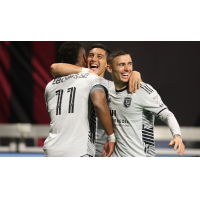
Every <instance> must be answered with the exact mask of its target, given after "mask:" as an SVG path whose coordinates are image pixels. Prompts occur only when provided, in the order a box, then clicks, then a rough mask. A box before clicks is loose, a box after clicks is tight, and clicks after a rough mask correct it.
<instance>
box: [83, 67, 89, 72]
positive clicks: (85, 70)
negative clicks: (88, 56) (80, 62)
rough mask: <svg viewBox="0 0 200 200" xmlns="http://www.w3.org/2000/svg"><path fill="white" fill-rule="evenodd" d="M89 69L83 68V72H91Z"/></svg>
mask: <svg viewBox="0 0 200 200" xmlns="http://www.w3.org/2000/svg"><path fill="white" fill-rule="evenodd" d="M89 70H90V69H89V68H85V67H82V72H89Z"/></svg>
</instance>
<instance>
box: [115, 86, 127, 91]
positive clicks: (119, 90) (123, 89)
mask: <svg viewBox="0 0 200 200" xmlns="http://www.w3.org/2000/svg"><path fill="white" fill-rule="evenodd" d="M127 89H128V85H127V86H126V87H125V88H123V89H121V90H116V89H115V91H116V92H123V91H124V90H127Z"/></svg>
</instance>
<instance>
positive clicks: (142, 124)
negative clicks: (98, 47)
mask: <svg viewBox="0 0 200 200" xmlns="http://www.w3.org/2000/svg"><path fill="white" fill-rule="evenodd" d="M107 62H108V66H107V70H108V71H109V72H110V73H111V75H112V78H113V81H114V86H113V87H111V88H109V108H110V110H111V116H112V120H113V128H114V134H115V137H116V145H115V149H114V151H113V154H112V156H113V157H136V156H139V157H145V156H148V157H152V156H155V145H154V132H153V128H154V116H156V117H158V118H159V119H161V120H162V121H163V122H165V123H166V124H167V125H168V127H169V128H170V130H171V133H172V135H173V137H174V139H173V140H172V141H171V142H170V144H169V145H175V146H174V150H176V149H177V147H178V153H179V155H181V156H182V155H183V153H184V151H185V146H184V144H183V142H182V138H181V132H180V127H179V125H178V122H177V120H176V118H175V117H174V115H173V113H172V112H170V111H169V110H168V108H167V106H166V105H165V104H164V103H163V102H162V100H161V98H160V96H159V94H158V93H157V92H156V90H155V89H154V88H153V87H152V86H150V85H149V84H146V83H144V82H141V84H140V85H141V87H140V89H139V90H138V91H137V92H136V93H134V94H131V93H130V92H129V91H128V79H129V76H130V74H131V72H132V68H133V65H132V59H131V56H130V54H129V53H127V52H125V51H123V50H115V51H113V52H111V53H110V54H109V55H108V58H107Z"/></svg>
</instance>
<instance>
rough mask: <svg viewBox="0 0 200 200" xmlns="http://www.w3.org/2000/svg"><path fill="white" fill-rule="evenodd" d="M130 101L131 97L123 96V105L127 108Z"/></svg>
mask: <svg viewBox="0 0 200 200" xmlns="http://www.w3.org/2000/svg"><path fill="white" fill-rule="evenodd" d="M131 101H132V98H131V97H125V98H124V106H125V107H126V108H128V107H129V106H130V105H131Z"/></svg>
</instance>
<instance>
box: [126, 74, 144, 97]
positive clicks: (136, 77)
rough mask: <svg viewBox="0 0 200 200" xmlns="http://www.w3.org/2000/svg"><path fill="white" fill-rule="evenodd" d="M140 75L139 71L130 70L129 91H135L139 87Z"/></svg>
mask: <svg viewBox="0 0 200 200" xmlns="http://www.w3.org/2000/svg"><path fill="white" fill-rule="evenodd" d="M140 81H141V76H140V72H137V71H132V72H131V75H130V78H129V91H130V92H131V94H133V93H135V92H136V91H137V89H139V88H140Z"/></svg>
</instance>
